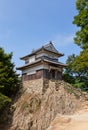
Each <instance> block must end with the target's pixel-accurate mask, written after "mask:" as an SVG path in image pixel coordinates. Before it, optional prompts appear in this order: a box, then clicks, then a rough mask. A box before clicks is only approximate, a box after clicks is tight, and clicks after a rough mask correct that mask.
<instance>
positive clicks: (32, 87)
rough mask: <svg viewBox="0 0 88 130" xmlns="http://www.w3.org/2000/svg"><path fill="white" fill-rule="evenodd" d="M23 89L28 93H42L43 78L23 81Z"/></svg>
mask: <svg viewBox="0 0 88 130" xmlns="http://www.w3.org/2000/svg"><path fill="white" fill-rule="evenodd" d="M22 84H23V91H26V92H27V93H30V94H31V93H39V94H42V88H43V79H42V78H41V79H35V80H27V81H23V83H22Z"/></svg>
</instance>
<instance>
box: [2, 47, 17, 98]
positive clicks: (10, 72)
mask: <svg viewBox="0 0 88 130" xmlns="http://www.w3.org/2000/svg"><path fill="white" fill-rule="evenodd" d="M11 59H12V53H10V54H6V53H5V52H4V50H3V49H2V48H0V92H1V93H3V94H5V95H6V96H11V95H13V94H14V93H15V92H16V90H17V83H18V78H17V76H16V74H15V72H14V64H13V63H11Z"/></svg>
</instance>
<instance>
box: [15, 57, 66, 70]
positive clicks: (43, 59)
mask: <svg viewBox="0 0 88 130" xmlns="http://www.w3.org/2000/svg"><path fill="white" fill-rule="evenodd" d="M41 61H44V62H47V63H51V64H55V65H59V66H62V67H66V66H67V65H66V64H63V63H61V62H58V61H53V60H52V59H47V58H45V57H41V58H40V59H38V60H36V61H34V62H32V63H28V64H26V65H24V66H21V67H18V68H17V70H22V69H24V68H26V67H29V66H31V65H33V64H36V63H38V62H41Z"/></svg>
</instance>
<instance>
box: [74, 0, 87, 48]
mask: <svg viewBox="0 0 88 130" xmlns="http://www.w3.org/2000/svg"><path fill="white" fill-rule="evenodd" d="M76 8H77V11H78V14H77V15H76V16H75V17H74V21H73V23H74V24H76V25H77V26H78V27H79V30H78V31H77V32H76V37H75V38H74V41H75V43H76V44H77V45H79V46H80V47H81V48H82V49H86V48H88V0H76Z"/></svg>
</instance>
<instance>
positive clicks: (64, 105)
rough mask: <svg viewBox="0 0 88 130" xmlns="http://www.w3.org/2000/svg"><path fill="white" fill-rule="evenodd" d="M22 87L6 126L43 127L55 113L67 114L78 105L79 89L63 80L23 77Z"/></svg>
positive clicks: (30, 129) (14, 129)
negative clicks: (10, 121)
mask: <svg viewBox="0 0 88 130" xmlns="http://www.w3.org/2000/svg"><path fill="white" fill-rule="evenodd" d="M23 90H24V92H23V93H22V95H21V97H20V98H19V99H18V101H17V102H16V103H15V104H14V106H15V108H16V109H15V112H14V115H13V122H12V126H11V129H10V130H46V129H47V128H48V127H49V125H50V123H51V122H52V120H53V119H54V118H55V116H56V115H57V114H58V113H60V114H71V113H74V112H75V110H76V109H77V108H79V107H80V102H81V100H80V97H81V93H80V92H79V91H77V90H75V89H74V88H73V87H72V86H71V85H69V84H67V83H65V82H63V81H56V80H46V79H37V80H30V81H25V82H23Z"/></svg>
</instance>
